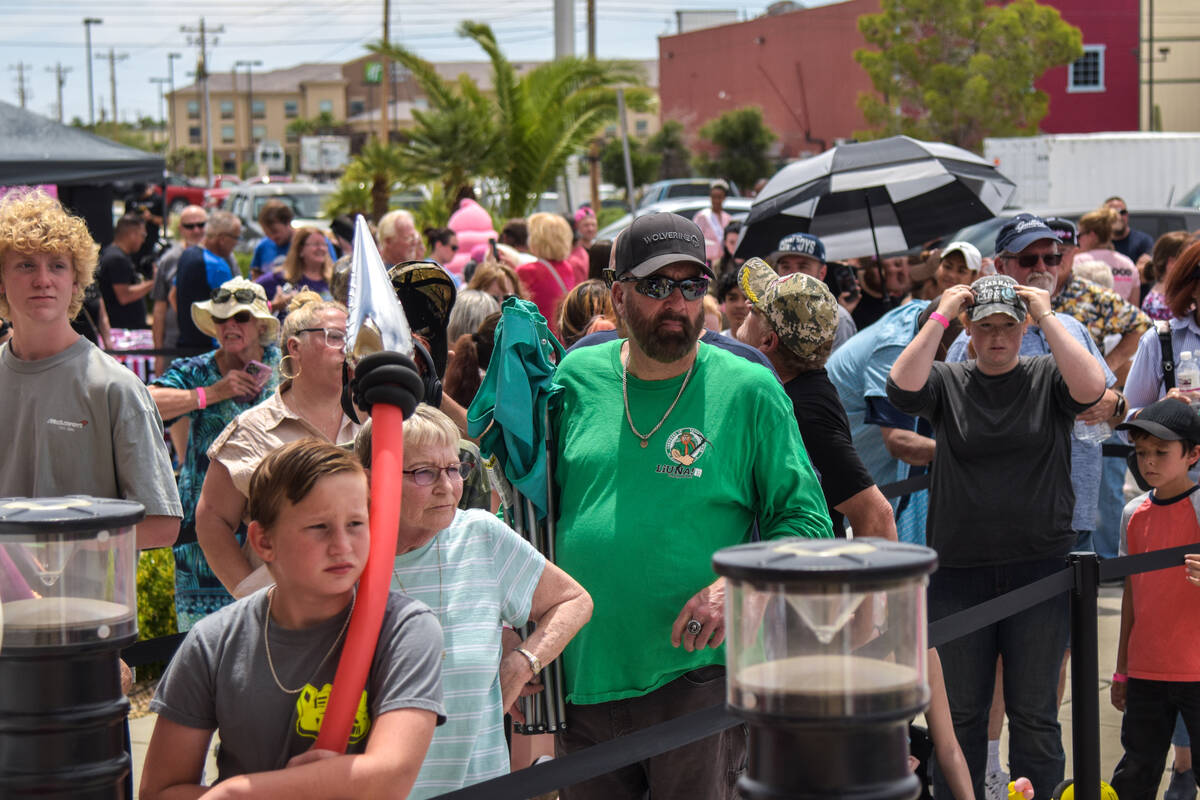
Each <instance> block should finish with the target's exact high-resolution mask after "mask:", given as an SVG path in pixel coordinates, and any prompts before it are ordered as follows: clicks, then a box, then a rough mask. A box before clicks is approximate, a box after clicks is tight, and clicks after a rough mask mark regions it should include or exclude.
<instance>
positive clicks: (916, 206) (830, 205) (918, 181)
mask: <svg viewBox="0 0 1200 800" xmlns="http://www.w3.org/2000/svg"><path fill="white" fill-rule="evenodd" d="M1015 188H1016V187H1015V185H1014V184H1013V182H1012V181H1010V180H1009V179H1008V178H1006V177H1004V176H1003V175H1001V174H1000V172H999V171H998V170H997V169H996V168H995V167H994V166H992V165H991V164H989V163H988V162H986V161H984V160H983V159H982V158H980V157H979V156H977V155H975V154H974V153H971V152H969V151H967V150H963V149H962V148H961V147H954V146H953V145H948V144H942V143H940V142H921V141H918V140H916V139H911V138H909V137H907V136H892V137H890V138H888V139H880V140H878V141H874V142H863V143H861V144H845V145H840V146H838V147H834V148H832V149H830V150H826V151H825V152H824V153H822V154H821V155H819V156H814V157H813V158H809V159H806V160H804V161H798V162H796V163H794V164H789V165H788V166H786V167H784V168H783V169H781V170H780V171H779V172H777V173H776V174H775V177H773V178H771V180H770V181H769V182H768V183H767V185H766V186H764V187H763V190H762V191H761V192H759V194H758V197H757V198H756V199H755V201H754V205H753V206H751V207H750V213H749V215H748V216H747V217H746V222H745V224H744V225H743V227H742V235H741V239H740V240H739V241H738V246H737V255H738V256H740V257H743V258H749V257H751V256H760V257H761V256H765V255H767V254H768V253H771V252H773V251H774V250H775V249H776V247H777V245H778V244H779V240H780V239H782V238H783V237H784V236H787V235H788V234H792V233H799V232H806V233H812V234H814V235H816V236H819V237H821V240H822V242H824V244H825V254H826V257H827V258H830V259H845V258H855V257H858V256H867V255H872V254H873V255H875V256H876V257H878V255H879V254H880V253H884V254H887V253H899V252H903V251H905V250H909V249H911V248H913V247H916V246H918V245H921V244H924V243H925V242H928V241H929V240H931V239H936V238H938V237H940V236H944V235H945V234H947V233H951V232H953V231H956V230H958V229H959V228H961V227H963V226H966V225H971V224H974V223H976V222H981V221H983V220H985V219H989V218H991V217H994V216H996V214H997V213H998V212H999V211H1000V210H1001V209H1002V208H1003V207H1004V203H1005V202H1006V201H1007V200H1008V198H1009V197H1010V196H1012V193H1013V190H1014V189H1015Z"/></svg>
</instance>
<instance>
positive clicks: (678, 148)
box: [646, 119, 692, 181]
mask: <svg viewBox="0 0 1200 800" xmlns="http://www.w3.org/2000/svg"><path fill="white" fill-rule="evenodd" d="M646 146H647V149H648V150H649V151H650V152H651V153H654V154H655V155H657V156H658V158H659V164H658V179H659V180H663V181H665V180H670V179H671V178H690V177H692V151H691V150H689V149H688V146H687V140H686V139H685V138H684V135H683V123H682V122H680V121H679V120H675V119H669V120H667V121H666V122H664V123H663V126H662V127H661V128H659V130H658V133H656V134H654V135H653V136H651V137H650V141H649V142H647V143H646Z"/></svg>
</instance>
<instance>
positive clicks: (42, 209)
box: [0, 189, 100, 319]
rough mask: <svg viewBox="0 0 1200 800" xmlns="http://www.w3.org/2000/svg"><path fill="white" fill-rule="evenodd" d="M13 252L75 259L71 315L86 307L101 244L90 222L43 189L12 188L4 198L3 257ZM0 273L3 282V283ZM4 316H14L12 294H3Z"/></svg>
mask: <svg viewBox="0 0 1200 800" xmlns="http://www.w3.org/2000/svg"><path fill="white" fill-rule="evenodd" d="M10 252H16V253H21V254H22V255H35V254H40V253H50V254H53V255H65V256H69V257H70V259H71V268H72V269H73V270H74V272H75V288H74V290H73V291H72V292H71V305H70V307H69V308H68V309H67V315H68V317H70V318H71V319H74V318H75V315H76V314H78V313H79V309H80V308H82V307H83V292H84V290H85V289H86V288H87V287H88V286H90V285H91V284H92V281H93V280H94V279H95V274H96V264H97V263H98V262H99V259H100V246H99V245H98V244H96V242H95V240H93V239H92V235H91V233H89V232H88V228H87V224H86V223H85V222H84V221H83V220H82V219H80V218H79V217H76V216H74V215H72V214H70V213H68V212H67V211H66V210H65V209H64V208H63V207H62V204H61V203H59V202H58V201H57V200H55V199H54V198H53V197H51V196H50V195H48V194H46V193H45V192H43V191H42V190H41V189H34V190H32V191H27V192H10V193H9V194H8V195H6V196H5V197H4V198H3V199H0V258H4V257H5V256H7V255H8V254H9V253H10ZM3 280H4V279H3V275H0V285H2V284H3ZM0 317H3V318H5V319H12V309H11V308H9V305H8V297H7V296H5V295H2V294H0Z"/></svg>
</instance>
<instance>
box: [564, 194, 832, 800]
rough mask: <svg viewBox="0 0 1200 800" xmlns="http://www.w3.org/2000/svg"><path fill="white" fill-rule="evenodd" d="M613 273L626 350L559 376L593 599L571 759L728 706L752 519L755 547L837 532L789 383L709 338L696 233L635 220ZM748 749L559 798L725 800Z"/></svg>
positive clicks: (675, 763)
mask: <svg viewBox="0 0 1200 800" xmlns="http://www.w3.org/2000/svg"><path fill="white" fill-rule="evenodd" d="M607 277H608V278H609V281H610V284H611V287H612V288H611V293H612V303H613V308H614V310H615V311H616V313H617V315H618V316H619V317H620V320H621V323H622V325H623V327H624V330H626V331H627V332H628V336H629V338H628V339H618V340H615V341H611V342H607V343H604V344H598V345H594V346H589V347H581V348H576V349H574V350H572V351H571V352H570V353H568V354H567V356H566V357H565V358H564V359H563V361H562V363H561V364H560V365H559V367H558V370H557V372H556V373H555V380H556V381H557V382H558V383H559V384H561V385H562V387H563V392H562V394H561V403H560V406H559V411H558V414H557V417H556V420H555V423H556V424H555V426H554V430H555V436H556V438H555V443H556V448H557V452H558V459H557V464H556V467H555V473H554V477H555V479H556V481H557V482H558V486H559V489H560V492H559V497H560V499H559V508H560V509H561V511H560V515H559V527H558V531H557V536H556V544H557V550H556V554H557V559H558V564H559V566H561V567H562V568H563V570H565V571H566V572H567V573H568V574H571V575H572V576H573V577H575V578H576V580H578V581H579V582H580V583H581V584H582V585H583V586H584V588H586V589H587V590H588V592H589V593H591V595H592V597H593V598H594V603H595V608H594V612H593V616H592V619H591V621H590V622H589V623H588V625H586V626H585V627H584V628H583V630H581V631H580V633H579V634H578V636H577V637H576V638H575V639H574V640H573V641H572V642H571V644H569V645H568V646H567V649H566V650H565V651H564V659H565V662H564V664H565V669H564V671H565V675H566V684H567V702H568V705H567V720H568V723H569V725H570V727H569V729H568V730H567V731H566V732H565V733H560V734H559V735H558V737H559V738H558V742H557V745H558V750H559V752H560V753H569V752H574V751H577V750H581V749H584V748H586V747H589V746H591V745H593V744H595V743H597V742H601V741H606V740H609V739H612V738H615V737H616V736H619V735H623V734H625V733H629V732H630V731H632V730H636V729H640V728H644V727H647V726H649V725H651V724H653V723H655V722H659V721H662V720H664V719H667V718H670V717H674V716H679V715H682V714H685V713H688V712H690V711H695V710H699V709H701V708H705V707H708V706H711V705H713V704H715V703H719V702H721V701H722V700H723V698H724V686H725V681H724V675H725V667H724V653H723V651H722V650H721V649H720V645H721V643H722V642H723V641H724V638H725V620H724V591H725V589H724V583H723V581H721V580H717V581H715V582H714V581H713V573H712V568H711V559H712V554H713V552H715V551H716V550H718V549H720V548H722V547H725V546H728V545H734V544H738V543H741V542H745V541H749V540H750V537H751V531H752V530H753V528H754V523H755V521H757V523H758V530H759V532H760V535H761V537H762V538H775V537H788V536H807V537H827V536H830V535H832V528H831V525H830V521H829V515H828V514H827V513H826V510H825V501H824V497H823V495H822V494H821V489H820V485H819V484H818V482H817V478H816V475H815V473H814V472H813V469H812V466H811V465H810V463H809V460H808V455H807V453H806V452H805V449H804V444H803V441H802V440H801V438H800V432H799V428H798V427H797V426H796V420H795V418H794V416H793V415H792V407H791V402H790V401H789V400H788V398H787V395H786V394H785V393H784V391H783V388H782V387H781V386H780V384H779V382H778V380H777V379H776V378H775V376H774V375H772V374H771V373H770V372H769V371H767V370H765V369H762V368H760V367H759V366H756V365H755V364H752V363H751V362H749V361H747V360H745V359H742V358H738V357H737V356H734V355H732V354H730V353H729V352H727V351H726V350H723V349H721V348H717V347H712V346H709V345H706V344H703V343H701V342H700V341H699V339H700V332H701V330H702V328H703V320H704V306H703V298H704V295H705V294H706V293H707V291H708V283H709V281H710V280H711V279H712V277H713V274H712V271H711V269H710V268H709V266H708V265H707V263H706V261H705V251H704V238H703V236H702V235H701V233H700V229H699V228H698V227H697V226H696V224H695V223H694V222H691V221H689V220H687V219H685V218H683V217H680V216H678V215H675V214H664V213H659V214H647V215H644V216H642V217H638V218H637V219H636V220H634V221H633V223H632V224H631V225H630V227H629V228H628V229H627V230H626V231H625V232H624V233H622V234H621V236H620V237H619V238H618V240H617V242H616V244H615V245H614V248H613V260H612V268H611V269H610V270H609V271H608V275H607ZM615 720H616V721H615ZM744 754H745V733H744V730H743V729H742V728H734V729H731V730H728V731H725V732H723V733H720V734H714V735H713V736H710V737H708V738H706V739H703V740H701V741H699V742H696V743H694V744H691V745H688V746H685V747H682V748H679V749H677V750H673V751H671V752H670V753H666V754H663V755H661V756H656V757H654V758H651V759H647V760H646V761H643V762H641V763H639V764H636V765H633V766H631V767H630V768H628V769H624V770H619V771H617V772H615V773H610V774H608V775H605V776H603V777H600V778H596V779H594V780H590V781H585V782H583V783H579V784H576V785H574V786H571V787H568V788H564V789H562V790H561V792H560V795H561V797H563V798H564V800H578V799H579V798H588V799H589V800H590V799H591V798H604V800H609V799H610V798H618V799H619V798H640V797H642V796H644V794H645V792H646V791H647V790H649V792H650V794H651V796H653V797H655V798H656V800H660V799H661V798H668V799H673V798H687V800H699V799H700V798H732V797H734V796H735V790H734V782H735V781H736V778H737V776H738V772H739V769H740V767H741V765H742V761H743V758H744Z"/></svg>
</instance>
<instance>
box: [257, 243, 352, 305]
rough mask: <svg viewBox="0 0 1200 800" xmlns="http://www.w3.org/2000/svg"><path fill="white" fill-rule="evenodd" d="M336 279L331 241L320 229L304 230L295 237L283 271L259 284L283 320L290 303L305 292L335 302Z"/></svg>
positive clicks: (271, 273)
mask: <svg viewBox="0 0 1200 800" xmlns="http://www.w3.org/2000/svg"><path fill="white" fill-rule="evenodd" d="M332 280H333V258H332V257H331V256H330V254H329V240H328V239H326V238H325V234H323V233H322V232H321V231H319V230H317V229H316V228H301V229H300V230H298V231H296V232H295V234H293V235H292V245H291V247H289V248H288V253H287V257H286V258H285V259H284V261H283V268H282V269H281V270H280V271H278V272H269V273H267V274H266V275H263V276H262V277H261V278H259V279H258V284H259V285H260V286H262V287H263V291H265V292H266V293H267V297H269V298H271V310H272V311H274V312H275V313H276V315H278V316H279V319H280V320H281V321H282V320H283V317H284V315H285V314H286V313H287V307H288V303H290V302H292V298H294V297H295V296H296V295H297V294H298V293H299V292H301V291H303V290H305V289H307V290H308V291H310V292H315V293H316V294H318V295H320V296H321V299H323V300H332V299H333V295H332V294H331V293H330V291H329V284H330V282H331V281H332Z"/></svg>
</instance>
